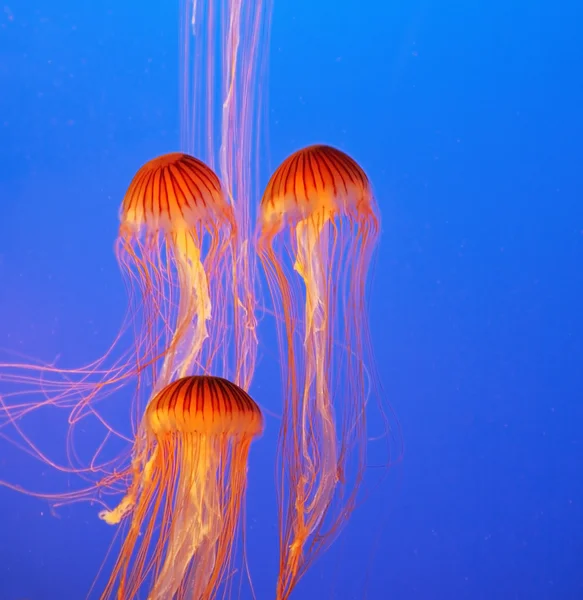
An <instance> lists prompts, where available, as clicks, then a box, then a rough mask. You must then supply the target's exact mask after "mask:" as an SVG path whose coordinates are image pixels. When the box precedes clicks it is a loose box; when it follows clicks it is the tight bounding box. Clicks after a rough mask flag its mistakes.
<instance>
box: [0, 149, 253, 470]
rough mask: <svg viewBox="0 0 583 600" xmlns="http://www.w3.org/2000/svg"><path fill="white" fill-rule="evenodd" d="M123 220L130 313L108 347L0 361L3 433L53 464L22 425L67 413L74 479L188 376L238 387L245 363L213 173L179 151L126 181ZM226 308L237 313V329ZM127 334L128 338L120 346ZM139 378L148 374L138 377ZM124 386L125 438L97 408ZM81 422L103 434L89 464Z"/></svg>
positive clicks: (228, 212)
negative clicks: (52, 361)
mask: <svg viewBox="0 0 583 600" xmlns="http://www.w3.org/2000/svg"><path fill="white" fill-rule="evenodd" d="M120 218H121V225H120V229H119V236H118V239H117V243H116V256H117V258H118V262H119V264H120V267H121V270H122V273H123V275H124V277H125V278H126V280H127V282H128V289H129V293H130V302H129V305H130V308H129V311H128V316H127V317H126V319H125V321H124V323H123V325H122V328H121V333H120V335H119V337H118V338H117V339H116V340H115V341H114V343H113V344H112V346H111V348H110V349H109V350H108V351H107V352H106V353H105V355H104V356H103V357H102V358H101V359H99V360H97V361H96V362H94V363H92V364H90V365H87V366H85V367H83V368H80V369H63V368H59V367H56V366H50V365H48V366H47V365H44V366H42V365H41V366H38V365H31V364H28V365H27V364H4V365H0V382H3V383H5V384H16V385H17V386H18V389H17V391H16V392H4V390H3V392H4V393H3V395H2V396H0V427H1V426H3V425H7V424H10V425H12V426H13V429H15V430H16V432H17V435H18V437H20V441H23V440H24V442H25V446H26V448H27V449H28V450H29V451H30V452H31V453H32V454H33V455H35V456H36V457H37V458H40V459H41V460H43V461H44V462H48V463H50V462H51V461H50V460H48V458H47V457H46V456H44V455H43V454H42V452H40V451H39V449H38V448H37V447H36V446H35V445H34V443H33V441H32V440H31V439H30V438H28V437H27V435H26V433H25V431H24V429H23V428H22V427H21V419H22V418H23V417H25V416H26V415H27V414H29V413H30V412H32V411H35V410H36V409H39V408H42V407H47V406H57V407H60V408H63V409H64V410H66V411H67V414H68V420H69V423H70V431H71V435H70V436H69V438H68V442H69V460H70V463H71V464H70V467H69V468H71V469H74V470H75V471H76V472H78V473H81V472H84V473H86V474H89V473H90V472H95V471H98V470H99V468H98V465H100V464H101V463H100V459H99V456H98V455H99V454H101V453H102V452H103V449H104V447H105V445H106V443H107V442H110V441H113V440H112V438H122V439H125V440H127V441H130V440H131V438H132V435H133V434H134V433H135V423H138V422H139V420H140V419H141V416H142V413H143V407H144V405H145V403H146V402H147V400H148V398H149V397H151V394H152V393H155V392H156V391H158V390H159V389H162V388H163V387H164V386H166V385H167V384H169V383H170V381H172V380H174V379H176V378H177V377H184V376H186V375H193V374H205V373H206V374H208V373H211V372H214V373H217V374H220V375H224V376H225V377H229V378H232V379H234V380H235V381H236V382H237V381H238V380H239V372H240V370H241V367H240V366H237V365H240V364H241V362H242V360H243V359H242V358H241V353H240V352H238V350H237V349H236V348H235V350H233V349H232V345H231V344H229V341H230V331H231V329H234V330H235V331H239V330H240V328H241V327H242V324H241V321H240V320H238V319H236V311H234V304H235V299H234V293H235V292H234V290H235V289H236V287H237V282H236V274H235V268H234V263H233V261H234V256H233V252H232V250H233V249H234V248H235V247H236V246H237V242H236V239H237V230H236V225H235V221H234V215H233V210H232V208H231V206H230V205H229V203H228V201H227V198H226V196H225V194H224V192H223V188H222V186H221V183H220V181H219V179H218V177H217V175H216V174H215V173H214V172H213V171H212V169H211V168H210V167H208V166H207V165H206V164H204V163H203V162H201V161H200V160H198V159H196V158H194V157H192V156H189V155H187V154H183V153H172V154H166V155H163V156H160V157H158V158H155V159H153V160H151V161H149V162H148V163H146V164H145V165H144V166H143V167H142V168H141V169H140V170H139V171H138V172H137V173H136V175H135V177H134V178H133V180H132V182H131V183H130V186H129V188H128V190H127V193H126V195H125V197H124V199H123V203H122V206H121V210H120ZM229 310H231V311H233V312H234V313H235V317H234V327H231V324H230V322H229ZM128 334H129V335H132V334H133V340H132V341H129V340H128V344H127V346H126V347H125V348H123V340H126V339H127V337H128ZM124 335H125V336H126V337H124ZM239 337H240V334H239ZM145 374H149V375H150V376H149V378H147V379H146V380H145V381H144V380H143V377H144V375H145ZM130 380H134V381H135V382H137V385H136V396H135V399H134V402H133V409H132V414H131V416H132V425H133V428H132V433H131V434H128V433H125V434H122V433H121V432H119V431H118V430H117V429H115V428H114V427H112V426H111V425H110V422H108V419H107V418H106V417H105V416H104V412H107V410H111V407H112V406H115V404H113V405H112V404H109V405H107V406H106V407H104V406H102V403H103V401H104V400H105V399H106V398H108V397H109V396H110V395H111V394H113V393H114V392H115V391H117V390H118V389H119V388H120V387H122V386H124V385H125V384H127V383H128V382H129V381H130ZM85 418H93V419H97V420H98V421H99V422H100V423H101V425H102V426H103V427H104V428H105V434H104V436H105V437H104V440H103V443H100V444H98V447H97V449H96V451H95V455H93V456H92V457H91V459H90V461H89V464H86V462H85V463H83V461H80V460H79V459H78V455H77V454H76V452H75V449H74V448H73V442H72V440H73V439H74V438H73V430H74V429H75V427H76V425H78V424H79V422H80V421H81V420H83V419H85ZM51 464H53V463H51ZM53 466H56V465H54V464H53Z"/></svg>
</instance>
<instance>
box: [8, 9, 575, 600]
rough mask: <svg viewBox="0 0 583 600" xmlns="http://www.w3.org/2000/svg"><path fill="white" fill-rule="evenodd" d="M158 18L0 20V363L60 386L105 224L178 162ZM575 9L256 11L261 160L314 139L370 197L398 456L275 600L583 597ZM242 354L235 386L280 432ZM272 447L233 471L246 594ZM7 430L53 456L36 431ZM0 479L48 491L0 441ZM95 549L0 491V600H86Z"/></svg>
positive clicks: (105, 247)
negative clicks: (53, 368) (50, 367)
mask: <svg viewBox="0 0 583 600" xmlns="http://www.w3.org/2000/svg"><path fill="white" fill-rule="evenodd" d="M175 4H176V3H175V2H160V3H154V2H150V3H137V2H132V1H129V0H128V1H127V2H120V3H114V2H100V1H92V2H86V3H81V2H77V1H73V0H57V1H53V2H50V3H49V2H45V3H42V2H39V1H38V0H30V1H28V2H23V1H22V0H13V1H12V2H10V3H9V4H4V8H3V11H0V348H2V349H7V350H10V351H12V352H14V351H18V352H23V353H25V354H27V355H29V356H34V357H38V358H41V359H43V360H52V359H53V358H54V357H55V356H56V355H60V356H61V357H62V360H63V361H64V362H66V363H67V364H69V365H71V366H73V365H80V364H83V363H85V362H88V361H90V360H92V359H93V358H95V357H97V356H99V355H100V354H101V353H102V352H103V350H104V349H105V348H106V347H107V346H108V344H109V343H110V341H111V340H112V338H113V336H114V335H115V333H116V331H117V327H118V325H119V323H120V320H121V317H122V315H123V312H124V307H125V302H126V294H125V289H124V287H123V284H122V281H121V278H120V276H119V270H118V266H117V263H116V262H115V257H114V254H113V240H114V239H115V236H116V233H117V226H118V221H117V212H118V206H119V203H120V200H121V198H122V197H123V194H124V192H125V189H126V187H127V184H128V182H129V180H130V178H131V176H132V175H133V173H134V172H135V170H136V169H137V168H138V167H139V166H140V165H141V164H142V163H143V162H145V161H146V160H148V159H149V158H151V157H153V156H155V155H157V154H161V153H163V152H167V151H170V150H174V149H176V148H177V147H178V142H179V131H178V129H179V123H178V100H177V90H178V75H179V73H178V54H177V47H178V10H177V6H175ZM582 11H583V9H582V8H580V7H579V4H578V3H575V2H560V1H559V2H555V3H550V2H549V3H544V2H541V1H537V0H534V1H530V2H526V1H522V0H517V1H514V2H501V1H500V0H492V1H491V2H483V1H481V0H476V1H474V2H461V1H457V2H456V1H449V2H434V1H431V0H425V1H421V0H413V1H411V2H406V3H404V2H379V1H378V0H375V1H372V0H371V1H369V2H357V1H356V0H340V1H339V2H331V1H330V0H293V2H292V1H290V0H288V1H280V0H274V12H273V22H272V36H271V48H270V59H269V61H270V77H269V115H268V116H269V140H270V151H269V154H268V155H267V154H266V155H265V156H264V159H265V161H266V165H268V164H269V165H270V166H269V168H273V167H274V166H276V165H277V164H278V163H279V162H280V161H281V160H283V158H285V156H287V155H288V154H289V153H290V152H292V151H293V150H296V149H298V148H299V147H302V146H304V145H307V144H309V143H313V142H326V143H329V144H332V145H337V146H339V147H341V148H342V149H344V150H345V151H347V152H349V153H350V154H351V155H353V156H354V157H355V158H356V159H357V160H358V161H359V162H360V163H361V164H362V166H363V167H364V168H365V169H366V171H367V173H368V175H369V176H370V178H371V180H372V182H373V184H374V187H375V191H376V195H377V199H378V203H379V206H380V209H381V212H382V216H383V234H382V240H381V245H380V249H379V253H378V257H377V262H376V270H375V278H374V289H373V295H372V301H371V311H370V318H371V321H372V324H373V339H374V345H375V349H376V352H377V359H378V362H379V367H380V370H381V373H382V377H383V381H384V384H385V387H386V389H387V393H388V396H389V397H390V399H391V403H392V404H393V406H394V408H395V410H396V412H397V414H398V417H399V420H400V423H401V425H402V429H403V438H404V442H405V454H404V456H403V460H402V461H400V463H399V464H397V465H396V466H394V467H393V469H392V471H391V472H390V474H389V477H388V478H387V480H386V481H385V483H384V484H383V485H382V487H381V488H380V489H378V490H377V492H376V494H375V495H374V496H373V497H372V498H370V499H369V501H368V502H367V504H366V505H365V506H364V508H361V509H359V510H358V511H357V512H356V513H355V515H354V517H353V518H352V520H351V522H350V524H349V526H348V527H347V529H346V531H345V532H344V533H343V535H342V537H341V538H340V539H339V540H338V542H337V543H336V544H335V545H334V546H333V548H332V549H331V550H330V551H329V552H328V553H327V554H326V555H325V556H324V558H323V559H322V560H320V561H319V562H317V563H316V564H315V566H314V567H313V568H312V570H311V571H310V572H309V573H308V575H307V576H306V577H305V579H304V580H302V582H301V584H300V585H299V586H298V589H297V592H296V594H295V597H297V598H306V599H309V598H337V599H339V600H340V599H342V600H344V599H353V598H355V599H359V598H363V597H365V594H366V597H368V598H371V599H373V600H374V599H379V600H384V599H391V600H409V599H420V600H441V599H444V600H445V599H447V600H452V599H455V600H458V599H460V600H461V599H472V600H481V599H490V598H496V599H498V600H511V599H517V600H520V599H525V600H526V599H529V600H546V599H557V600H571V599H573V600H576V599H580V598H583V373H582V371H583V369H582V360H583V353H582V351H583V343H582V339H583V338H582V336H583V315H582V310H581V307H582V306H583V269H581V265H582V264H583V210H582V208H581V205H582V198H583V186H582V183H581V172H582V171H581V164H582V160H583V152H582V150H581V139H582V138H583V111H582V110H581V107H582V106H583V76H582V74H583V64H582V58H583V45H582V43H581V29H582V26H583V19H582V16H583V15H582ZM266 170H267V167H266ZM264 184H265V182H262V185H264ZM262 340H263V341H265V344H264V345H262V347H261V350H260V358H261V360H260V364H259V367H258V371H257V374H256V379H255V383H254V386H253V389H252V391H253V393H254V395H255V396H256V397H257V399H258V400H259V401H260V402H261V403H262V404H263V405H265V406H266V407H269V408H270V409H271V410H273V411H274V412H277V411H278V410H279V406H280V402H281V398H280V392H279V383H278V382H276V381H273V380H272V378H271V376H270V373H272V372H273V368H274V365H275V361H276V359H277V348H276V346H275V345H274V343H273V342H274V340H273V335H272V334H270V333H269V332H266V333H265V337H262ZM0 391H1V390H0ZM277 427H278V422H277V420H276V419H274V418H271V417H268V418H267V429H266V432H265V434H264V436H263V437H262V438H261V440H260V441H258V442H257V443H256V444H255V446H254V447H253V450H252V456H251V461H250V471H249V481H250V484H249V485H250V487H249V493H248V509H247V522H248V553H249V559H250V565H251V569H252V573H253V576H254V585H255V590H256V594H257V598H259V599H263V598H272V597H273V590H274V581H275V576H276V572H277V551H276V542H277V521H276V512H275V493H274V486H273V452H274V448H275V440H276V435H277ZM32 435H33V436H34V439H35V441H37V442H38V443H39V444H40V445H42V447H43V448H45V449H47V450H48V451H50V452H53V453H56V454H57V455H58V454H59V453H62V449H63V436H64V431H61V430H60V429H59V428H58V426H57V425H55V427H54V428H53V427H52V426H51V421H50V420H47V422H46V423H39V422H37V423H35V424H33V431H32ZM0 479H2V480H8V481H18V482H19V483H21V484H23V485H26V486H28V487H32V488H34V489H41V490H43V491H50V490H57V489H62V487H63V485H64V484H66V483H67V477H64V476H57V475H56V474H54V473H53V472H52V471H51V470H50V469H47V468H46V467H44V466H42V465H40V464H39V463H36V462H34V461H32V460H31V459H29V458H28V457H26V456H25V455H23V454H22V453H21V452H19V451H18V450H16V449H15V448H14V447H13V446H11V445H9V444H7V443H4V442H2V440H0ZM111 538H112V531H111V529H110V528H108V527H107V526H106V525H105V524H104V523H102V522H101V521H99V520H98V519H97V516H96V508H95V507H91V506H88V505H74V506H72V507H65V508H62V509H60V510H59V512H58V516H57V517H53V516H52V515H51V511H50V510H49V508H48V506H47V503H46V502H44V501H41V500H37V499H34V498H30V497H26V496H22V495H20V494H17V493H15V492H12V491H9V490H7V489H3V488H0V600H17V599H24V598H28V599H31V600H53V599H55V600H57V599H58V600H69V599H70V600H76V599H80V598H83V597H84V595H85V593H86V592H87V589H88V586H89V585H90V584H91V582H92V580H93V577H94V575H95V573H96V571H97V569H98V567H99V565H100V563H101V560H102V558H103V556H104V554H105V552H106V550H107V548H108V545H109V543H110V540H111Z"/></svg>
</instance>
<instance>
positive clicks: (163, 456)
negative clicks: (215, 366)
mask: <svg viewBox="0 0 583 600" xmlns="http://www.w3.org/2000/svg"><path fill="white" fill-rule="evenodd" d="M262 430H263V417H262V414H261V411H260V409H259V406H258V405H257V404H256V403H255V401H254V400H253V399H252V398H251V397H250V396H249V395H248V394H247V393H246V392H245V391H244V390H242V389H241V388H240V387H238V386H237V385H235V384H233V383H231V382H230V381H228V380H226V379H221V378H219V377H211V376H192V377H186V378H182V379H179V380H177V381H175V382H173V383H171V384H170V385H168V386H166V387H165V388H164V389H162V390H161V391H160V392H159V393H158V394H157V395H156V396H155V397H154V398H152V400H151V401H150V403H149V404H148V407H147V409H146V412H145V415H144V419H143V422H142V431H141V432H140V434H139V435H138V436H137V438H136V443H135V447H134V462H133V466H132V473H133V475H132V477H133V480H132V483H131V485H130V487H129V489H128V491H127V494H126V495H125V496H124V498H123V499H122V500H121V502H120V503H119V504H118V506H117V507H116V508H114V509H112V510H107V511H103V512H102V513H100V517H101V518H102V519H103V520H104V521H106V522H107V523H109V524H112V525H114V524H117V523H120V522H121V521H122V520H123V519H124V518H126V517H127V519H128V520H129V521H130V524H129V529H128V530H127V533H126V535H125V538H124V541H123V543H122V547H121V550H120V553H119V556H118V558H117V561H116V564H115V567H114V569H113V572H112V574H111V577H110V579H109V582H108V584H107V587H106V590H105V592H104V595H103V596H102V597H103V598H109V597H112V596H115V595H116V594H117V597H123V598H125V599H127V600H131V599H132V598H135V597H137V595H138V593H139V592H140V590H142V589H143V588H142V586H143V585H144V582H145V581H148V584H147V585H148V589H149V590H150V591H149V594H148V596H147V597H148V599H149V600H165V599H167V598H205V599H210V598H214V597H215V596H216V594H217V593H218V590H219V589H220V588H221V585H223V584H225V583H226V581H225V580H226V578H227V577H228V574H229V573H230V572H231V568H232V562H233V553H234V546H235V540H236V538H237V535H238V530H239V521H240V513H241V509H242V506H243V502H244V496H245V489H246V481H247V476H246V473H247V459H248V455H249V448H250V445H251V442H252V441H253V440H254V439H255V438H256V437H257V436H259V435H260V434H261V432H262ZM156 526H157V527H158V532H157V534H156V536H155V535H154V533H155V529H156ZM147 557H148V560H147V559H146V558H147ZM149 576H150V579H147V578H148V577H149ZM227 585H228V583H227Z"/></svg>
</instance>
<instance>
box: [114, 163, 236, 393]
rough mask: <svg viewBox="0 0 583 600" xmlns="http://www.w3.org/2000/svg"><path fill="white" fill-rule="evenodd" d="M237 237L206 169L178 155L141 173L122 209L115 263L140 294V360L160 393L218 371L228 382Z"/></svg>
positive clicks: (227, 208)
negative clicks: (179, 382)
mask: <svg viewBox="0 0 583 600" xmlns="http://www.w3.org/2000/svg"><path fill="white" fill-rule="evenodd" d="M236 237H237V226H236V224H235V220H234V214H233V210H232V207H231V206H230V204H229V202H228V201H227V198H226V196H225V194H224V191H223V188H222V186H221V183H220V181H219V179H218V177H217V175H216V174H215V173H214V172H213V171H212V170H211V169H210V168H209V167H208V166H207V165H206V164H204V163H203V162H202V161H200V160H198V159H196V158H194V157H192V156H189V155H187V154H184V153H178V152H176V153H171V154H165V155H163V156H160V157H158V158H155V159H153V160H151V161H149V162H147V163H146V164H145V165H144V166H143V167H142V168H141V169H140V170H139V171H138V172H137V173H136V175H135V177H134V178H133V180H132V182H131V184H130V186H129V189H128V191H127V193H126V195H125V198H124V200H123V203H122V207H121V226H120V233H119V238H118V245H117V255H118V260H119V262H120V264H121V265H122V268H123V270H124V272H125V273H126V275H127V276H129V277H130V278H134V279H135V281H136V282H137V284H138V286H139V287H140V289H141V291H142V297H141V302H140V307H141V309H142V310H143V312H144V315H143V316H144V327H143V328H142V329H141V330H140V332H138V334H137V335H136V338H137V344H138V347H140V348H143V349H144V352H138V356H139V357H140V358H142V357H145V358H146V360H143V358H142V362H143V363H144V364H148V365H150V366H151V367H153V368H154V372H153V373H152V379H153V380H154V381H155V382H156V383H155V386H154V390H155V391H156V390H157V389H162V388H163V387H165V386H166V385H168V383H170V381H172V380H173V379H175V378H176V377H184V376H186V375H190V374H195V373H205V372H206V373H208V372H210V371H211V370H212V369H213V366H215V367H216V370H218V371H219V372H221V373H222V374H224V375H225V376H228V375H229V373H228V369H229V366H228V363H229V361H228V358H227V357H226V356H225V355H224V351H225V349H226V348H227V347H228V344H225V341H226V336H227V329H228V328H227V323H226V321H227V308H228V307H229V306H230V307H231V308H233V303H234V299H233V297H232V296H230V297H229V292H231V293H232V291H233V285H234V284H235V282H234V281H233V279H232V277H233V264H232V261H233V258H234V257H233V254H232V251H231V250H232V248H233V246H232V244H233V241H234V240H235V239H236ZM211 320H212V321H213V322H214V323H213V324H214V331H213V332H212V335H210V332H209V328H210V327H211ZM235 327H237V325H236V324H235ZM205 340H208V341H207V343H206V347H204V346H205ZM219 358H220V360H221V363H220V364H217V363H216V361H217V359H219ZM159 359H160V360H161V366H160V367H159V368H156V367H157V362H158V360H159ZM234 369H235V370H236V367H234ZM235 378H236V374H235Z"/></svg>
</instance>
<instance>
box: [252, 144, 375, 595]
mask: <svg viewBox="0 0 583 600" xmlns="http://www.w3.org/2000/svg"><path fill="white" fill-rule="evenodd" d="M378 233H379V215H378V211H377V207H376V204H375V201H374V198H373V194H372V190H371V186H370V183H369V180H368V178H367V176H366V174H365V173H364V171H363V170H362V168H361V167H360V166H359V165H358V164H357V163H356V162H355V161H354V160H353V159H352V158H350V157H349V156H348V155H346V154H345V153H344V152H341V151H340V150H337V149H335V148H332V147H330V146H324V145H316V146H310V147H307V148H304V149H302V150H299V151H298V152H295V153H294V154H292V155H291V156H289V157H288V158H287V159H286V160H284V162H283V163H282V164H281V165H280V166H279V167H278V168H277V169H276V171H275V172H274V173H273V175H272V177H271V179H270V180H269V183H268V185H267V188H266V190H265V193H264V195H263V199H262V201H261V206H260V212H259V239H258V249H259V253H260V258H261V261H262V263H263V265H264V268H265V271H266V275H267V280H268V283H269V286H270V289H271V294H272V297H273V300H274V304H275V307H276V316H277V318H278V324H279V326H280V328H281V333H280V336H279V338H280V342H281V346H282V347H281V355H282V362H283V379H284V381H283V384H284V414H283V422H282V425H281V430H280V445H281V450H282V451H281V453H280V454H279V456H280V457H281V458H280V463H279V476H278V480H279V482H280V485H281V487H282V489H281V493H280V495H279V498H280V503H281V506H280V514H281V519H280V572H279V579H278V588H277V598H278V599H282V598H287V597H288V596H289V594H290V593H291V591H292V590H293V588H294V586H295V585H296V583H297V581H298V580H299V578H300V577H301V575H302V574H303V573H304V572H305V571H306V570H307V568H308V567H309V565H310V564H311V562H312V561H313V560H314V559H315V557H316V556H317V555H318V553H319V552H321V551H322V550H324V549H325V548H326V547H327V546H328V545H329V543H330V542H331V541H332V539H333V538H334V536H335V535H336V534H337V533H338V531H339V529H340V528H341V526H342V524H343V523H344V522H345V521H346V520H347V519H348V517H349V515H350V513H351V511H352V510H353V507H354V503H355V499H356V493H357V490H358V488H359V485H360V483H361V480H362V477H363V471H364V468H365V452H366V442H367V438H366V424H365V406H366V402H367V396H368V394H369V391H370V385H369V383H370V382H369V380H370V379H371V377H374V375H371V374H374V363H373V357H372V353H371V345H370V340H369V330H368V319H367V306H366V282H367V275H368V269H369V264H370V260H371V256H372V254H373V250H374V247H375V244H376V241H377V237H378Z"/></svg>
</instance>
